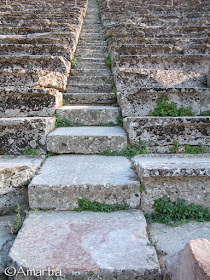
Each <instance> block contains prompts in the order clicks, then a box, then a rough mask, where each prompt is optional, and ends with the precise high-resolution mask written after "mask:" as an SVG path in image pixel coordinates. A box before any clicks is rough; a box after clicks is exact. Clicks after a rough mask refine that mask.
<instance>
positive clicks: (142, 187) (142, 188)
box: [139, 185, 145, 193]
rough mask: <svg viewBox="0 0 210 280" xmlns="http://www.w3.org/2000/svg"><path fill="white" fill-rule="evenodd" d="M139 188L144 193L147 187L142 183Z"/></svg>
mask: <svg viewBox="0 0 210 280" xmlns="http://www.w3.org/2000/svg"><path fill="white" fill-rule="evenodd" d="M139 190H140V193H143V191H144V190H145V187H144V186H143V185H140V186H139Z"/></svg>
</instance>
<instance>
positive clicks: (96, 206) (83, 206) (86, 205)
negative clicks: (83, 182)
mask: <svg viewBox="0 0 210 280" xmlns="http://www.w3.org/2000/svg"><path fill="white" fill-rule="evenodd" d="M78 205H79V207H78V208H75V209H74V211H78V212H81V211H93V212H107V213H110V212H113V211H119V210H128V204H127V203H124V204H118V203H116V204H105V203H99V202H97V201H94V202H91V201H90V200H89V199H87V198H82V199H79V200H78Z"/></svg>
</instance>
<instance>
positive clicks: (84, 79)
mask: <svg viewBox="0 0 210 280" xmlns="http://www.w3.org/2000/svg"><path fill="white" fill-rule="evenodd" d="M80 84H82V85H87V86H89V85H93V84H94V85H95V86H97V85H99V86H102V85H103V84H107V85H108V84H110V85H113V84H114V81H113V77H112V76H108V77H107V76H102V77H101V76H99V74H98V75H97V76H90V75H88V76H83V75H76V76H69V80H68V87H69V86H78V85H80Z"/></svg>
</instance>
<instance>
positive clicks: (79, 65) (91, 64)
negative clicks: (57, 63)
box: [72, 61, 110, 70]
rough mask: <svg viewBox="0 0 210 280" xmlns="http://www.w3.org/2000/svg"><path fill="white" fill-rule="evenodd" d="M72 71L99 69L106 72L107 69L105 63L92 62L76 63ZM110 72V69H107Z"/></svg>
mask: <svg viewBox="0 0 210 280" xmlns="http://www.w3.org/2000/svg"><path fill="white" fill-rule="evenodd" d="M72 68H73V69H76V70H77V69H83V70H85V69H91V68H92V69H100V70H107V69H109V68H108V67H107V66H106V64H105V62H94V61H92V62H91V61H76V62H75V63H74V64H73V66H72ZM109 70H110V69H109Z"/></svg>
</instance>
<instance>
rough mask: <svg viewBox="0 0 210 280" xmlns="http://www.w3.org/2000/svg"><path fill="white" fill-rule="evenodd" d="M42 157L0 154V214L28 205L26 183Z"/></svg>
mask: <svg viewBox="0 0 210 280" xmlns="http://www.w3.org/2000/svg"><path fill="white" fill-rule="evenodd" d="M43 161H44V158H41V157H38V156H18V157H14V156H0V215H5V214H8V213H10V212H15V210H16V209H17V204H19V205H20V206H21V207H22V208H27V207H28V188H27V186H28V184H29V182H30V180H31V179H32V178H33V176H34V175H35V173H36V171H37V170H38V168H39V167H40V166H41V164H42V162H43Z"/></svg>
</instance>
